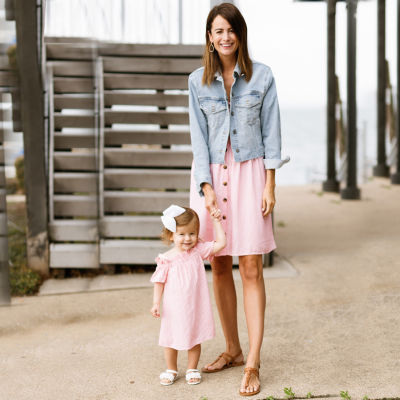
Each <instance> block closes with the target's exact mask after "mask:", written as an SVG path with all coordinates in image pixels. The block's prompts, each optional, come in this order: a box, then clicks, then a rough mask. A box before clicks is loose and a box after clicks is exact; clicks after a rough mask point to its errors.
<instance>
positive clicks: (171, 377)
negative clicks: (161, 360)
mask: <svg viewBox="0 0 400 400" xmlns="http://www.w3.org/2000/svg"><path fill="white" fill-rule="evenodd" d="M177 373H178V372H177V371H174V370H173V369H167V370H166V371H164V372H161V374H160V379H168V380H170V381H171V382H173V381H174V380H175V378H176V374H177ZM174 374H175V375H174Z"/></svg>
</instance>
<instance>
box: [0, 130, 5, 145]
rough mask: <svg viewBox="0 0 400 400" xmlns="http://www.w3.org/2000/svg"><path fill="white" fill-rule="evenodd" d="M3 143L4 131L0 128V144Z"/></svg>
mask: <svg viewBox="0 0 400 400" xmlns="http://www.w3.org/2000/svg"><path fill="white" fill-rule="evenodd" d="M3 141H4V129H3V128H0V143H3Z"/></svg>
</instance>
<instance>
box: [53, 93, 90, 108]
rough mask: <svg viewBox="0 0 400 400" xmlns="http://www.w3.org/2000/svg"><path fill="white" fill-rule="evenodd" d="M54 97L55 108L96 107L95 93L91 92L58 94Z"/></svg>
mask: <svg viewBox="0 0 400 400" xmlns="http://www.w3.org/2000/svg"><path fill="white" fill-rule="evenodd" d="M53 98H54V109H55V110H62V109H65V108H69V109H78V110H93V109H94V95H91V94H82V95H77V94H56V95H54V97H53Z"/></svg>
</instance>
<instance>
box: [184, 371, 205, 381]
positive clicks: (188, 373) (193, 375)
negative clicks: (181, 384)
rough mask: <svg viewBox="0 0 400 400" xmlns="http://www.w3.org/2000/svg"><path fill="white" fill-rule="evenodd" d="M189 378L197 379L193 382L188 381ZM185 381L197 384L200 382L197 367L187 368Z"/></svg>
mask: <svg viewBox="0 0 400 400" xmlns="http://www.w3.org/2000/svg"><path fill="white" fill-rule="evenodd" d="M191 379H198V381H195V382H189V381H190V380H191ZM186 382H187V384H188V385H198V384H199V383H200V382H201V374H200V372H199V370H198V369H188V370H187V371H186Z"/></svg>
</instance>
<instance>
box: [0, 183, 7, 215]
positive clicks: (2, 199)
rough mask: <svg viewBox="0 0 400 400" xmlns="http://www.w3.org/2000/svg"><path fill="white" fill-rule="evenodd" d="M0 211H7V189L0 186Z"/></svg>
mask: <svg viewBox="0 0 400 400" xmlns="http://www.w3.org/2000/svg"><path fill="white" fill-rule="evenodd" d="M0 211H6V189H1V188H0Z"/></svg>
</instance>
